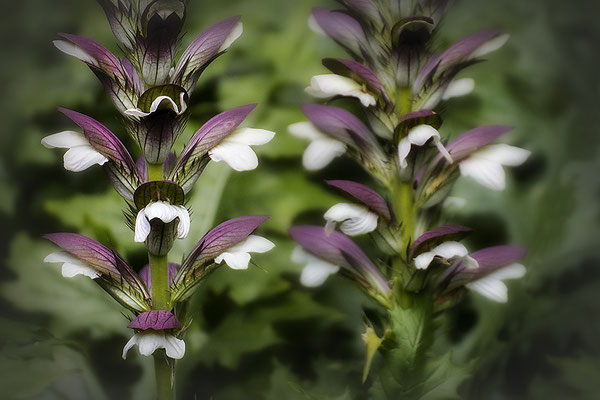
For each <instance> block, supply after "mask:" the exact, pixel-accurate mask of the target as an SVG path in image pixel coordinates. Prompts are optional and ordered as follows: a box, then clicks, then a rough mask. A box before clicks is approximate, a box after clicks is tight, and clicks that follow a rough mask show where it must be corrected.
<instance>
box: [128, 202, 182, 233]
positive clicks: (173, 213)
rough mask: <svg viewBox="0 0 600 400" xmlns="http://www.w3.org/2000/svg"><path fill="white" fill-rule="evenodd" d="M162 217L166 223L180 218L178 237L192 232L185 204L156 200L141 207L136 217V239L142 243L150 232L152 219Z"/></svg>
mask: <svg viewBox="0 0 600 400" xmlns="http://www.w3.org/2000/svg"><path fill="white" fill-rule="evenodd" d="M154 218H158V219H160V220H161V221H162V222H164V223H165V224H168V223H169V222H173V221H174V220H175V218H178V219H179V222H178V224H177V238H179V239H184V238H186V237H187V235H188V234H189V232H190V214H189V212H188V210H187V209H186V208H185V207H184V206H175V205H173V204H170V203H167V202H165V201H154V202H152V203H150V204H148V205H147V206H146V207H144V208H143V209H141V210H140V211H139V212H138V214H137V217H136V219H135V231H134V241H135V242H137V243H142V242H144V241H145V240H146V238H147V237H148V235H149V234H150V230H151V225H150V221H152V220H153V219H154Z"/></svg>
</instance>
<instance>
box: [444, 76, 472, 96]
mask: <svg viewBox="0 0 600 400" xmlns="http://www.w3.org/2000/svg"><path fill="white" fill-rule="evenodd" d="M474 88H475V81H474V80H473V79H471V78H463V79H457V80H455V81H452V82H450V84H449V85H448V87H447V88H446V90H445V91H444V95H443V96H442V100H448V99H451V98H453V97H461V96H466V95H467V94H469V93H471V92H472V91H473V89H474Z"/></svg>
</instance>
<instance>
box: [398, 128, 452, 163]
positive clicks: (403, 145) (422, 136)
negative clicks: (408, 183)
mask: <svg viewBox="0 0 600 400" xmlns="http://www.w3.org/2000/svg"><path fill="white" fill-rule="evenodd" d="M430 140H431V141H432V143H433V144H434V145H435V147H437V149H438V151H439V152H440V154H441V155H442V156H443V157H444V158H445V159H446V160H447V161H448V162H449V163H452V162H453V160H452V156H451V155H450V154H449V153H448V151H447V150H446V148H445V147H444V145H443V144H442V143H441V141H440V133H439V132H438V131H437V129H435V128H434V127H433V126H430V125H425V124H423V125H417V126H415V127H414V128H412V129H411V130H410V131H409V132H408V135H406V137H403V138H402V139H400V142H399V143H398V162H399V164H400V168H403V169H404V168H406V167H408V162H407V161H406V158H407V157H408V154H409V153H410V151H411V147H412V146H423V145H425V143H427V142H428V141H430Z"/></svg>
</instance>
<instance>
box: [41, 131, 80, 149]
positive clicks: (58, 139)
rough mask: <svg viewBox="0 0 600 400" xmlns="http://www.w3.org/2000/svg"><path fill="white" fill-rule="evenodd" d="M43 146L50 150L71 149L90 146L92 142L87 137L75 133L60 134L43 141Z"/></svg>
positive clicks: (47, 137)
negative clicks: (57, 148)
mask: <svg viewBox="0 0 600 400" xmlns="http://www.w3.org/2000/svg"><path fill="white" fill-rule="evenodd" d="M42 145H44V147H46V148H48V149H53V148H56V147H59V148H63V149H70V148H71V147H76V146H89V145H90V142H88V140H87V139H86V137H85V135H83V134H82V133H79V132H74V131H64V132H58V133H55V134H53V135H49V136H46V137H45V138H43V139H42Z"/></svg>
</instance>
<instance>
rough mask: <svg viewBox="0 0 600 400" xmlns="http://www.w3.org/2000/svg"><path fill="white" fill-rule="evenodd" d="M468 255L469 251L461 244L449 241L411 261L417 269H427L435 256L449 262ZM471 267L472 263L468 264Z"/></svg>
mask: <svg viewBox="0 0 600 400" xmlns="http://www.w3.org/2000/svg"><path fill="white" fill-rule="evenodd" d="M468 254H469V251H468V250H467V248H466V247H465V246H463V245H462V244H461V243H458V242H453V241H449V242H444V243H441V244H439V245H438V246H436V247H434V248H433V249H431V250H429V251H426V252H424V253H421V254H419V255H418V256H416V257H415V258H414V259H413V261H414V263H415V267H416V268H417V269H427V267H429V264H431V262H432V261H433V258H434V257H436V256H438V257H442V258H445V259H446V260H449V259H451V258H454V257H465V256H467V255H468ZM473 261H475V260H473ZM472 265H473V264H472V263H469V266H472Z"/></svg>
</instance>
